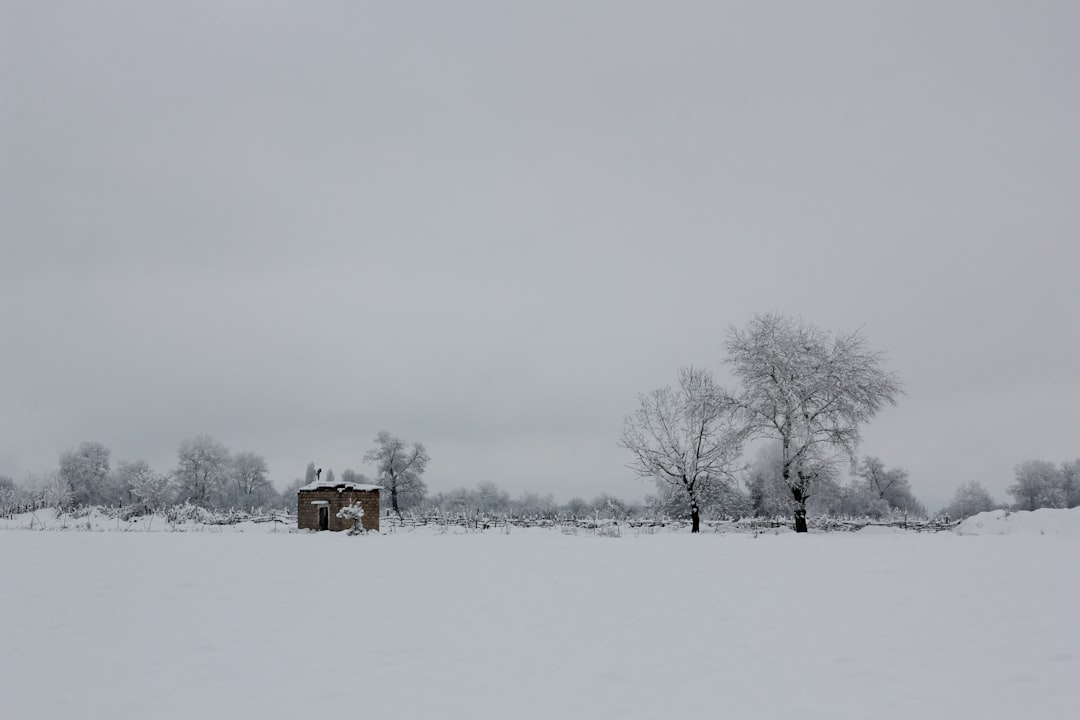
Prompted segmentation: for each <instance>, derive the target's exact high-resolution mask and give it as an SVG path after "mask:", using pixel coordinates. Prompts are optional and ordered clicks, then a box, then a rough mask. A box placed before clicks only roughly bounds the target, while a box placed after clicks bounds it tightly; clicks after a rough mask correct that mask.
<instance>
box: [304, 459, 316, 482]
mask: <svg viewBox="0 0 1080 720" xmlns="http://www.w3.org/2000/svg"><path fill="white" fill-rule="evenodd" d="M316 472H317V470H316V469H315V463H313V462H309V463H308V465H307V469H306V470H305V471H304V484H305V485H310V484H311V483H313V482H315V480H317V479H318V477H317V475H316Z"/></svg>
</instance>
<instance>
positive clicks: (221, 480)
mask: <svg viewBox="0 0 1080 720" xmlns="http://www.w3.org/2000/svg"><path fill="white" fill-rule="evenodd" d="M176 455H177V465H176V470H174V471H173V477H174V478H175V479H176V483H177V485H178V486H179V499H180V500H181V501H186V502H190V503H193V504H195V505H199V506H202V507H212V506H214V505H216V504H218V501H219V500H220V498H221V494H222V490H223V488H224V487H225V483H226V482H227V481H228V477H229V461H230V456H229V449H228V448H226V447H225V446H224V445H223V444H221V443H220V442H218V441H217V440H215V439H214V438H212V437H210V436H209V435H197V436H195V437H193V438H191V439H188V440H184V441H183V442H182V443H180V449H179V450H178V451H177V453H176Z"/></svg>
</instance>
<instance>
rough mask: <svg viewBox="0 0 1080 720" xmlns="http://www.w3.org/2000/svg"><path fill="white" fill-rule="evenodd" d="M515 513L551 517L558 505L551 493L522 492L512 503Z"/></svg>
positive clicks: (523, 515) (525, 515) (556, 510)
mask: <svg viewBox="0 0 1080 720" xmlns="http://www.w3.org/2000/svg"><path fill="white" fill-rule="evenodd" d="M511 506H512V508H513V511H514V513H515V514H517V515H520V516H522V517H540V518H553V517H555V515H556V514H557V513H558V505H557V504H556V503H555V496H554V495H552V494H551V493H548V494H546V495H540V494H538V493H532V492H523V493H521V495H519V496H518V498H517V499H516V500H514V502H513V503H512V505H511Z"/></svg>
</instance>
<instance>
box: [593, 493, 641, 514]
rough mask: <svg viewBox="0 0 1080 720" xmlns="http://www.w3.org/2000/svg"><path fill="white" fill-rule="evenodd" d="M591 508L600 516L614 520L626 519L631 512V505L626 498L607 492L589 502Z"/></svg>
mask: <svg viewBox="0 0 1080 720" xmlns="http://www.w3.org/2000/svg"><path fill="white" fill-rule="evenodd" d="M589 509H590V510H591V511H592V513H594V514H596V515H598V516H599V517H602V518H611V519H612V520H625V519H626V518H627V517H628V516H629V515H630V513H631V508H630V505H629V504H628V503H627V502H626V501H625V500H622V499H621V498H617V497H615V496H614V495H608V494H607V493H604V494H602V495H597V496H596V497H595V498H593V499H592V501H591V502H590V503H589Z"/></svg>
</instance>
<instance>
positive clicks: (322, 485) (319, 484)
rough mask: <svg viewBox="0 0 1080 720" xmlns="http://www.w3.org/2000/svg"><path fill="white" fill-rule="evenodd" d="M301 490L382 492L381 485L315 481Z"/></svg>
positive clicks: (342, 481)
mask: <svg viewBox="0 0 1080 720" xmlns="http://www.w3.org/2000/svg"><path fill="white" fill-rule="evenodd" d="M300 490H337V491H338V492H341V491H342V490H382V487H381V486H379V485H363V484H361V483H354V482H345V481H344V480H315V481H314V482H309V483H308V484H307V485H304V486H303V487H302V488H300Z"/></svg>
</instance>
